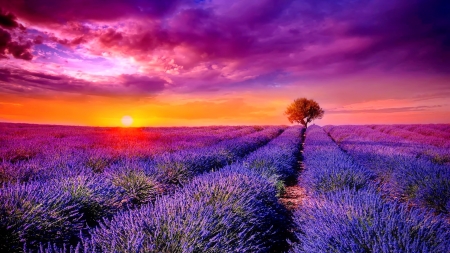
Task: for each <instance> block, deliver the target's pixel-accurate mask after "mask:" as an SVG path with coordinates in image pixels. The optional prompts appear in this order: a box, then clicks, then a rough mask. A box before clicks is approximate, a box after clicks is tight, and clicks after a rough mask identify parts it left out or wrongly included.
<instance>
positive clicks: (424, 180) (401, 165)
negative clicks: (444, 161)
mask: <svg viewBox="0 0 450 253" xmlns="http://www.w3.org/2000/svg"><path fill="white" fill-rule="evenodd" d="M325 130H326V131H327V132H328V133H329V134H330V136H331V137H332V138H333V139H334V140H335V141H336V143H338V144H339V146H340V147H341V148H342V149H344V150H345V151H346V152H347V153H348V154H349V155H351V156H352V158H353V159H355V160H356V161H357V162H358V163H359V164H361V165H363V166H364V167H366V168H369V169H370V170H371V171H372V173H374V174H375V175H377V177H376V179H377V181H378V182H379V184H380V187H381V190H382V192H383V194H385V195H386V196H388V197H390V198H392V199H399V200H401V201H407V202H409V203H410V204H411V205H416V206H420V207H423V208H432V209H433V210H434V211H435V212H437V213H443V214H448V213H449V211H450V170H449V169H448V166H445V165H440V164H437V163H433V162H431V160H429V159H424V158H423V157H418V156H417V155H415V154H414V153H411V150H413V149H411V148H410V147H409V146H404V143H401V142H399V143H395V142H393V141H392V139H393V137H392V136H389V135H386V134H383V133H380V132H378V131H375V130H372V129H370V128H368V127H364V126H335V127H333V126H328V127H325Z"/></svg>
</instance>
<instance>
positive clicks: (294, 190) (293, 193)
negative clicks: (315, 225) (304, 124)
mask: <svg viewBox="0 0 450 253" xmlns="http://www.w3.org/2000/svg"><path fill="white" fill-rule="evenodd" d="M305 132H306V131H305ZM305 132H303V134H302V141H301V144H300V145H301V146H300V155H299V156H298V166H297V173H296V175H295V179H294V180H292V181H291V182H286V189H285V191H284V193H283V194H282V195H281V197H280V202H281V203H282V204H283V205H284V206H285V207H286V208H287V209H288V210H289V211H290V212H291V213H292V212H294V211H295V210H296V209H297V208H298V207H299V206H300V205H301V204H302V201H303V200H304V199H305V197H306V191H305V189H304V188H303V187H301V186H300V185H299V184H298V182H299V180H298V178H299V176H300V175H301V173H302V171H303V169H304V166H303V146H304V144H305V137H306V134H305Z"/></svg>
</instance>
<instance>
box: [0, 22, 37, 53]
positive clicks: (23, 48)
mask: <svg viewBox="0 0 450 253" xmlns="http://www.w3.org/2000/svg"><path fill="white" fill-rule="evenodd" d="M31 45H32V43H31V42H30V41H28V42H24V43H19V42H17V41H13V40H12V38H11V34H10V33H9V32H8V31H6V30H3V29H1V28H0V59H2V58H3V59H8V56H7V55H8V54H11V55H13V56H14V58H17V59H22V60H31V59H33V55H31V52H30V48H31Z"/></svg>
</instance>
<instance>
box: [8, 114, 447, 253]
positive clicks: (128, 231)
mask: <svg viewBox="0 0 450 253" xmlns="http://www.w3.org/2000/svg"><path fill="white" fill-rule="evenodd" d="M449 133H450V125H444V124H442V125H365V126H324V127H319V126H315V125H313V126H310V127H308V129H304V128H302V127H300V126H292V127H287V126H214V127H173V128H99V127H95V128H94V127H70V126H50V125H48V126H47V125H29V124H6V123H3V124H0V182H1V187H0V252H29V253H32V252H41V253H44V252H49V253H50V252H58V253H62V252H80V253H88V252H164V253H166V252H167V253H169V252H183V253H184V252H433V253H434V252H438V253H439V252H443V253H446V252H450V213H449V212H450V134H449ZM292 187H295V188H296V189H298V190H300V191H302V192H303V193H304V194H302V195H301V199H299V203H300V204H298V205H297V206H295V208H294V209H293V210H292V209H291V208H287V207H286V206H285V204H284V202H283V201H282V200H283V198H285V197H286V195H287V192H289V189H291V188H292Z"/></svg>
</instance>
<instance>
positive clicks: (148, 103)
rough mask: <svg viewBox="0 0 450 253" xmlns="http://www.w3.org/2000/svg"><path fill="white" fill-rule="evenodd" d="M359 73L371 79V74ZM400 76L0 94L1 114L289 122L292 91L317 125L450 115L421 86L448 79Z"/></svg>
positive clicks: (104, 121)
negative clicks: (140, 92)
mask: <svg viewBox="0 0 450 253" xmlns="http://www.w3.org/2000/svg"><path fill="white" fill-rule="evenodd" d="M364 78H366V79H367V81H365V82H366V83H368V84H370V83H371V82H374V81H370V78H367V77H364ZM377 81H378V80H377ZM401 81H403V82H408V85H407V86H406V87H401V82H400V81H399V80H397V79H390V80H389V79H385V80H384V85H380V86H379V89H380V90H379V91H378V93H379V94H377V90H376V89H368V88H367V89H363V88H360V87H358V84H359V83H360V82H362V80H361V79H360V78H347V79H342V80H340V81H332V82H331V81H329V80H328V81H324V83H318V84H314V85H311V84H305V85H302V84H298V85H295V86H294V85H293V86H289V87H284V88H277V87H272V88H270V89H267V90H263V91H239V92H229V93H227V94H214V93H203V94H195V95H190V94H184V95H180V94H170V93H167V94H161V95H159V96H155V97H149V98H105V97H100V96H77V95H70V94H64V96H60V95H58V96H48V97H35V98H26V97H14V96H5V95H2V96H1V97H0V98H1V100H0V101H1V102H0V121H3V122H27V123H43V124H69V125H88V126H120V125H121V118H122V117H123V116H124V115H129V116H131V117H132V118H133V120H134V121H133V124H132V126H173V125H175V126H196V125H239V124H246V125H247V124H289V122H288V121H287V119H286V117H285V116H284V115H283V112H284V109H285V108H286V106H287V105H288V104H289V103H290V102H292V100H293V99H294V98H296V97H300V96H306V97H308V98H314V99H316V100H317V101H318V102H319V103H320V105H321V106H322V107H323V108H324V109H325V112H326V113H325V116H324V118H323V119H321V120H316V122H315V123H317V124H319V125H326V124H385V123H390V124H393V123H450V117H449V115H450V106H449V102H448V101H450V99H448V97H446V96H444V97H441V96H436V95H435V94H433V92H421V90H420V87H421V83H423V82H430V81H432V82H435V83H438V82H446V80H440V79H432V80H430V79H428V78H416V79H415V81H414V80H401ZM326 82H330V83H326ZM352 83H353V85H352ZM414 83H417V85H414ZM444 84H445V83H444ZM395 85H397V86H395ZM372 86H373V85H372ZM372 86H371V87H372ZM387 88H390V90H391V94H392V96H391V97H388V98H384V97H386V95H385V94H384V92H383V90H385V89H387ZM403 89H404V90H403ZM395 97H398V98H395Z"/></svg>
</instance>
